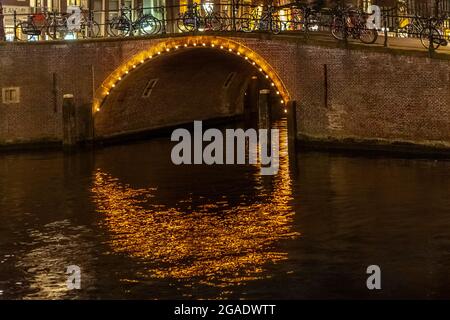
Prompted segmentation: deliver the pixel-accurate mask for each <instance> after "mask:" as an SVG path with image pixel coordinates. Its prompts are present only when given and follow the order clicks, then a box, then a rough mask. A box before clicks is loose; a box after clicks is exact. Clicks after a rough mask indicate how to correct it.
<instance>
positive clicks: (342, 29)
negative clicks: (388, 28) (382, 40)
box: [331, 8, 378, 44]
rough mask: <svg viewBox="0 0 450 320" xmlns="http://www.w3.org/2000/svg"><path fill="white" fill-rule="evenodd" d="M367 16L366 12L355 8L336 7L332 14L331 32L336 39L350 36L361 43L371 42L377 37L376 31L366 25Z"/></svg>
mask: <svg viewBox="0 0 450 320" xmlns="http://www.w3.org/2000/svg"><path fill="white" fill-rule="evenodd" d="M368 17H369V14H368V13H365V12H362V11H360V10H357V9H349V8H347V9H337V11H336V12H335V13H334V15H333V21H332V24H331V34H332V35H333V37H334V38H335V39H337V40H346V39H347V38H348V36H352V37H353V38H354V39H359V40H360V41H361V42H363V43H366V44H372V43H374V42H375V41H376V40H377V38H378V31H377V30H376V29H375V28H369V27H367V20H368Z"/></svg>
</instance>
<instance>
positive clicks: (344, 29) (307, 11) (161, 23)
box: [0, 2, 450, 50]
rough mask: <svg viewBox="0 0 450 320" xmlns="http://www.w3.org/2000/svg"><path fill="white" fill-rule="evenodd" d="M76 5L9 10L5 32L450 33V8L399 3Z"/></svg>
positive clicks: (429, 44) (32, 37)
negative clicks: (364, 6)
mask: <svg viewBox="0 0 450 320" xmlns="http://www.w3.org/2000/svg"><path fill="white" fill-rule="evenodd" d="M75 11H76V10H75ZM75 11H72V12H71V13H61V12H54V11H48V10H46V9H45V8H39V9H36V10H34V12H33V13H18V12H16V11H14V12H13V13H4V14H3V19H4V21H3V25H4V33H5V38H6V40H8V41H49V40H62V39H65V40H69V39H85V38H97V37H130V36H147V35H156V34H172V33H185V32H186V33H199V32H231V31H237V32H245V33H247V32H267V33H273V34H278V33H290V34H293V35H295V34H299V35H301V34H303V35H305V36H308V35H309V34H311V33H316V32H322V33H323V32H329V33H331V34H332V35H333V36H334V37H335V38H337V39H339V40H343V41H347V40H348V38H355V39H360V40H361V41H363V39H362V37H368V36H369V33H368V31H367V30H369V29H370V30H371V32H372V33H371V34H370V36H371V37H375V39H376V37H377V36H378V35H381V36H385V38H384V45H385V46H387V45H388V43H389V38H393V37H399V38H418V39H419V40H420V42H421V43H422V45H423V46H424V47H425V48H428V49H430V50H436V49H437V48H439V47H440V46H441V45H442V46H443V45H446V44H447V43H446V42H447V41H448V39H449V38H450V20H449V18H448V13H446V12H440V13H439V16H437V17H435V16H432V15H429V16H420V15H417V14H410V13H409V11H408V10H405V9H404V8H398V7H395V8H381V11H380V15H379V19H378V20H379V21H374V15H375V12H372V13H370V14H369V13H365V12H364V11H363V10H361V9H357V8H352V9H350V10H348V9H346V8H338V7H336V8H322V9H320V10H316V9H314V8H311V7H309V6H307V5H304V4H301V3H297V2H296V3H291V4H287V5H283V6H277V7H275V6H264V7H263V6H257V5H242V4H239V5H237V4H235V3H233V4H232V3H229V2H224V3H215V4H214V5H211V4H205V3H204V4H196V3H194V4H192V5H175V6H157V7H145V8H125V7H122V8H119V9H117V10H109V11H104V10H99V11H89V10H83V9H81V8H80V9H78V11H76V12H75ZM375 20H376V19H375ZM0 25H1V23H0ZM0 34H1V32H0ZM0 41H1V40H0ZM363 42H366V43H372V42H371V41H363Z"/></svg>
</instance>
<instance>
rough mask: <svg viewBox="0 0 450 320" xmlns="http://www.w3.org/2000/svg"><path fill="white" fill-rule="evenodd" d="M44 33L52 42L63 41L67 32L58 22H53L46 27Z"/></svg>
mask: <svg viewBox="0 0 450 320" xmlns="http://www.w3.org/2000/svg"><path fill="white" fill-rule="evenodd" d="M46 33H47V35H48V37H49V38H50V39H52V40H58V39H64V38H65V37H66V35H67V34H68V33H69V30H67V28H66V27H65V26H64V25H63V24H62V23H60V22H58V21H56V20H53V21H51V22H50V23H49V24H48V25H47V30H46Z"/></svg>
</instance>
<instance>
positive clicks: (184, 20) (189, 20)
mask: <svg viewBox="0 0 450 320" xmlns="http://www.w3.org/2000/svg"><path fill="white" fill-rule="evenodd" d="M198 7H199V6H198V4H197V3H196V2H194V3H193V4H192V6H191V7H189V8H188V10H187V11H186V12H184V13H183V14H181V15H180V17H179V19H178V20H177V27H178V29H179V30H180V31H181V32H192V31H220V30H222V29H223V28H224V24H223V23H222V20H223V18H222V17H221V16H220V14H219V13H217V12H214V11H213V10H212V9H209V10H208V9H205V13H206V14H205V16H203V17H202V16H201V15H200V13H199V9H198Z"/></svg>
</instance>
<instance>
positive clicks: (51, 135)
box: [0, 36, 450, 147]
mask: <svg viewBox="0 0 450 320" xmlns="http://www.w3.org/2000/svg"><path fill="white" fill-rule="evenodd" d="M234 40H236V41H239V42H241V43H242V44H244V45H245V46H247V47H249V48H252V49H253V50H255V51H257V52H258V53H259V54H260V55H261V56H262V57H264V58H265V59H266V60H267V61H268V62H269V63H270V64H271V65H272V67H273V68H274V69H275V70H276V71H277V73H278V74H279V75H280V77H281V78H282V80H283V82H284V83H285V85H286V87H287V89H288V91H289V93H290V95H291V98H292V99H294V100H296V101H297V103H298V111H297V121H298V137H299V138H300V139H306V140H311V139H314V140H321V141H333V142H342V141H354V142H362V143H388V144H392V143H395V142H401V143H404V142H408V143H414V144H419V145H428V146H441V147H449V146H450V129H449V128H450V107H449V106H450V79H449V77H450V76H449V75H450V64H449V60H448V59H429V58H427V57H426V56H425V55H422V54H418V53H408V52H398V51H395V50H384V49H382V48H381V49H380V48H368V47H352V49H351V50H349V49H344V48H340V47H338V46H336V45H329V44H327V45H323V44H320V45H319V44H315V43H314V42H309V43H304V42H302V41H300V40H295V41H294V40H291V39H288V38H284V37H282V36H281V37H275V38H274V39H269V38H266V37H265V36H261V37H260V38H254V36H252V37H245V38H234ZM158 41H161V40H156V39H146V40H121V41H110V40H109V41H92V42H80V43H60V44H3V45H0V65H1V74H0V88H3V87H11V86H20V87H21V102H20V103H19V104H10V105H5V104H3V103H0V143H2V144H5V143H18V142H37V141H48V140H53V141H58V140H60V139H61V102H62V101H61V99H62V98H61V97H62V95H63V94H64V93H73V94H74V96H75V100H76V104H77V108H78V109H79V110H88V109H89V108H90V107H91V102H92V92H93V90H94V88H97V87H98V86H99V85H100V83H101V82H102V81H103V80H104V79H105V77H106V76H107V75H108V74H109V73H110V72H112V71H113V70H114V69H115V68H116V67H117V66H118V65H120V64H121V63H122V62H124V61H126V60H128V59H129V58H130V57H132V56H133V55H134V54H136V53H138V52H140V51H141V50H143V49H145V48H148V47H149V46H151V45H153V44H155V43H157V42H158ZM180 63H181V61H180ZM325 65H326V70H327V77H328V79H327V81H326V82H325V78H324V76H325V73H324V69H325V67H324V66H325ZM53 74H55V76H54V75H53ZM222 74H223V73H222ZM54 78H55V79H56V81H54ZM173 79H175V78H173ZM174 81H175V80H174ZM325 83H327V84H328V86H327V88H325ZM176 87H178V88H183V83H180V84H178V83H175V85H174V88H176ZM173 90H175V89H173ZM326 92H327V95H326V94H325V93H326ZM181 96H183V95H180V97H181ZM325 96H327V99H325ZM183 99H189V97H186V95H185V96H183ZM211 99H212V98H211ZM204 101H210V100H209V98H208V99H206V100H204ZM0 102H1V100H0ZM205 103H207V102H205ZM213 111H214V110H213ZM169 112H171V111H169ZM214 112H216V111H214ZM214 112H213V113H214ZM141 116H142V114H140V113H139V112H136V113H134V117H136V119H137V118H139V117H141ZM211 116H212V114H211ZM177 117H178V116H177ZM190 118H191V117H189V114H186V120H188V121H189V120H190ZM110 120H111V121H109V122H108V118H107V117H105V119H103V121H102V129H101V130H106V131H105V132H108V134H113V133H114V130H116V129H115V128H118V127H117V126H116V127H115V123H114V122H115V121H113V120H114V119H113V118H112V117H111V118H110ZM138 120H139V121H141V120H140V119H138ZM178 120H179V119H178ZM178 120H177V121H178ZM107 123H110V127H108V125H107ZM148 124H149V125H150V127H151V126H152V125H153V124H152V123H148ZM116 125H117V121H116ZM145 126H146V125H145V123H144V125H143V126H142V128H143V127H145ZM130 128H131V127H130Z"/></svg>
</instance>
